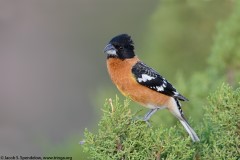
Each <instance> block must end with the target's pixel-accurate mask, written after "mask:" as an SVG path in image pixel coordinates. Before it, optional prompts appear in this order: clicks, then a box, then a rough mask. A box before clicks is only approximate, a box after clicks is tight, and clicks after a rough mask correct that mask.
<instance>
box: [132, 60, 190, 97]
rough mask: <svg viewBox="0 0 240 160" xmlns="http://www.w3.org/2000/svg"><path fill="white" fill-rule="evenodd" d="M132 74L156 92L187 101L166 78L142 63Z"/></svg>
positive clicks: (138, 63) (134, 68)
mask: <svg viewBox="0 0 240 160" xmlns="http://www.w3.org/2000/svg"><path fill="white" fill-rule="evenodd" d="M132 74H133V75H134V77H135V79H136V81H137V82H138V83H139V84H141V85H143V86H146V87H148V88H150V89H152V90H154V91H156V92H159V93H162V94H165V95H168V96H171V97H174V98H176V99H178V100H181V101H187V98H185V97H184V96H182V95H181V94H180V93H178V92H177V91H176V89H175V88H174V87H173V86H172V84H171V83H169V82H168V81H167V80H166V79H165V78H163V77H162V76H161V75H160V74H158V73H157V72H156V71H155V70H154V69H152V68H151V67H148V66H147V65H146V64H144V63H142V62H137V63H136V64H135V65H134V66H133V68H132Z"/></svg>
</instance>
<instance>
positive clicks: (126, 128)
mask: <svg viewBox="0 0 240 160" xmlns="http://www.w3.org/2000/svg"><path fill="white" fill-rule="evenodd" d="M239 107H240V88H238V89H236V90H233V89H232V88H231V87H229V86H228V85H224V84H223V85H222V86H221V87H220V88H219V89H218V90H217V91H216V92H215V93H213V94H211V95H210V96H209V98H208V104H207V105H205V107H204V110H205V114H204V115H203V117H202V118H203V122H202V123H201V124H198V125H197V126H194V128H195V129H196V132H197V133H198V134H199V136H200V139H201V141H200V142H199V143H193V142H192V141H191V139H190V138H189V137H188V135H187V133H186V132H185V131H184V130H183V129H179V128H178V127H176V126H174V127H167V128H166V127H165V128H163V127H162V126H161V125H159V127H158V128H155V127H154V128H153V127H150V126H148V125H147V124H146V123H145V122H143V121H141V120H137V119H136V116H137V115H136V113H131V110H130V108H129V100H128V99H127V100H125V101H124V103H123V105H122V104H121V103H120V102H119V99H118V98H116V99H115V100H114V101H113V102H111V100H110V102H106V103H105V105H104V107H103V113H104V114H103V116H102V119H101V120H100V122H99V128H98V131H97V133H91V132H90V131H88V130H87V129H86V131H85V143H84V144H83V148H84V151H85V152H87V153H88V154H89V158H90V159H99V160H101V159H102V160H108V159H114V160H118V159H119V160H122V159H124V160H128V159H136V160H139V159H144V160H145V159H149V160H153V159H183V160H185V159H239V158H240V156H239V155H240V135H239V133H240V119H239V117H240V112H239Z"/></svg>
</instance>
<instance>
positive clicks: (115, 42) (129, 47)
mask: <svg viewBox="0 0 240 160" xmlns="http://www.w3.org/2000/svg"><path fill="white" fill-rule="evenodd" d="M104 53H106V54H107V58H119V59H122V60H125V59H129V58H133V57H134V56H135V54H134V46H133V41H132V39H131V37H130V36H129V35H127V34H121V35H118V36H116V37H114V38H112V40H111V41H110V42H109V43H108V44H107V46H106V47H105V48H104Z"/></svg>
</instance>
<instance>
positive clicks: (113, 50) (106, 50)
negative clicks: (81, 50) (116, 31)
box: [104, 44, 117, 55]
mask: <svg viewBox="0 0 240 160" xmlns="http://www.w3.org/2000/svg"><path fill="white" fill-rule="evenodd" d="M104 53H107V54H109V55H117V52H116V48H115V47H114V46H113V45H112V44H108V45H107V46H106V47H105V48H104Z"/></svg>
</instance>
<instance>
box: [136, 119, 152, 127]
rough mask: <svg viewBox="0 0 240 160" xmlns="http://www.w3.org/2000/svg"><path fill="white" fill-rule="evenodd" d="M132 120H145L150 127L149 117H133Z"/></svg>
mask: <svg viewBox="0 0 240 160" xmlns="http://www.w3.org/2000/svg"><path fill="white" fill-rule="evenodd" d="M133 121H142V122H145V123H146V124H147V126H148V127H151V123H150V122H149V119H146V118H145V117H139V116H137V117H134V118H133Z"/></svg>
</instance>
